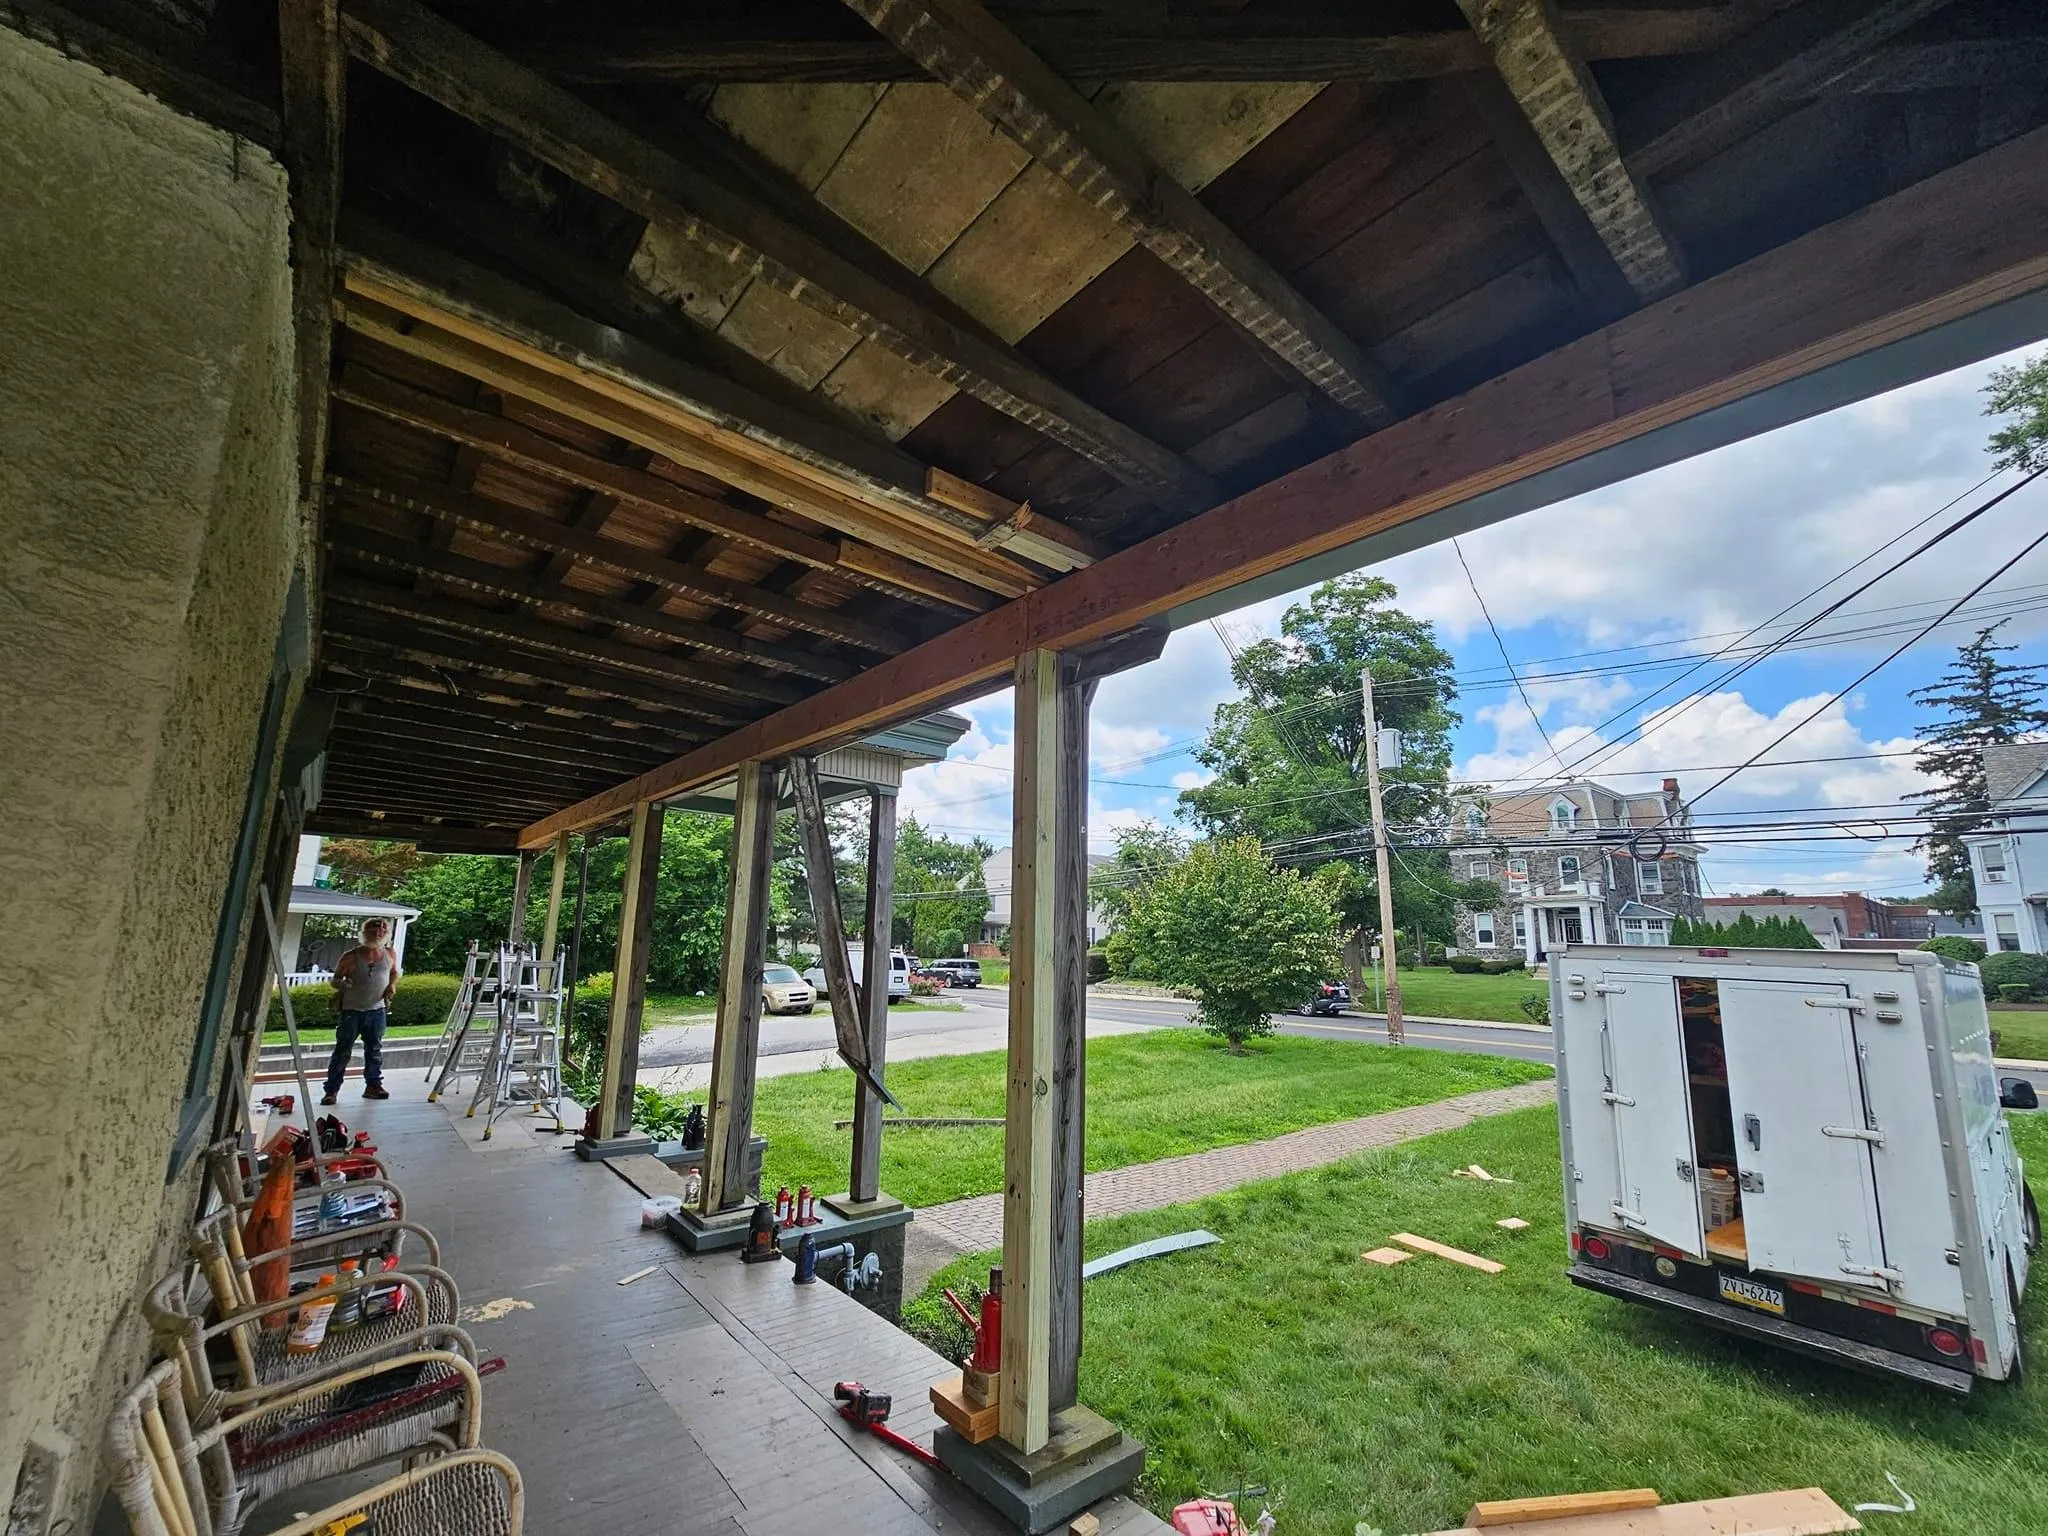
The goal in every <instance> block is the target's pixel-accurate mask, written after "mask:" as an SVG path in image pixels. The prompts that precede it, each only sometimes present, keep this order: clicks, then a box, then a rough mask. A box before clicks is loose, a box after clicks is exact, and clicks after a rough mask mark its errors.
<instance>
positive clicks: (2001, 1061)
mask: <svg viewBox="0 0 2048 1536" xmlns="http://www.w3.org/2000/svg"><path fill="white" fill-rule="evenodd" d="M1991 1065H1993V1066H1994V1067H2004V1068H2005V1069H2006V1070H2007V1071H2009V1072H2048V1061H2027V1060H2024V1059H2022V1058H2021V1057H2017V1056H1994V1057H1992V1058H1991Z"/></svg>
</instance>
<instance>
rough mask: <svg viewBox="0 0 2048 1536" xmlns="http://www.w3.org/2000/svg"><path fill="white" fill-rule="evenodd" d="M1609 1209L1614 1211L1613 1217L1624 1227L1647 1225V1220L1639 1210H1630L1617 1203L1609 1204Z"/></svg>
mask: <svg viewBox="0 0 2048 1536" xmlns="http://www.w3.org/2000/svg"><path fill="white" fill-rule="evenodd" d="M1609 1209H1610V1210H1612V1211H1613V1212H1614V1219H1615V1220H1616V1221H1619V1222H1620V1223H1621V1224H1622V1225H1623V1226H1625V1227H1646V1226H1648V1225H1649V1223H1648V1222H1647V1221H1645V1220H1643V1217H1642V1215H1641V1213H1640V1212H1637V1211H1631V1210H1628V1209H1626V1208H1624V1207H1622V1206H1619V1205H1616V1206H1610V1207H1609Z"/></svg>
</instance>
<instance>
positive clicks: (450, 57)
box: [341, 0, 1218, 512]
mask: <svg viewBox="0 0 2048 1536" xmlns="http://www.w3.org/2000/svg"><path fill="white" fill-rule="evenodd" d="M341 32H342V41H343V43H344V45H345V46H346V47H347V49H348V51H349V53H350V54H351V55H352V56H354V57H356V58H358V59H360V60H362V62H364V63H365V64H368V65H369V66H370V67H372V68H374V69H376V70H379V71H381V72H382V73H384V74H387V75H389V76H391V77H392V78H393V79H395V80H397V81H399V82H400V83H401V84H403V85H406V86H407V87H409V88H410V89H412V90H415V91H417V92H419V93H420V94H422V95H424V96H426V97H428V98H429V99H431V100H433V101H436V102H438V103H440V104H441V105H442V106H444V107H446V108H448V109H449V110H450V111H452V112H454V113H456V114H457V115H458V116H462V117H466V118H468V119H469V120H470V121H472V122H474V123H476V124H477V125H478V126H480V127H482V128H485V129H488V130H489V131H490V132H492V133H493V134H496V135H497V136H498V137H500V138H503V139H505V140H507V141H508V142H510V143H512V144H515V145H517V146H519V147H520V148H522V149H525V150H527V151H528V152H529V153H531V154H533V155H535V156H537V157H538V158H540V159H541V160H543V161H545V162H547V163H548V164H549V165H552V166H553V167H554V168H555V169H556V170H558V171H560V172H562V173H563V174H564V175H566V176H568V177H570V178H571V179H572V180H575V181H579V182H582V183H583V184H584V185H585V186H588V187H590V188H592V189H594V190H595V191H598V192H601V193H603V194H604V195H605V196H606V197H609V198H611V199H612V200H613V201H614V202H616V203H618V204H620V205H621V206H622V207H625V208H629V209H631V210H632V211H633V212H635V213H637V214H640V215H641V216H642V217H643V218H647V219H651V220H654V221H655V222H657V223H659V224H663V225H666V226H668V227H671V228H673V229H676V230H678V231H680V232H682V233H683V234H684V235H685V236H686V237H687V238H688V239H690V240H692V241H694V242H697V243H699V244H701V245H703V246H704V247H705V248H706V249H707V250H711V251H713V252H715V253H717V254H718V255H719V256H720V257H721V259H723V260H726V261H729V262H731V263H732V264H733V265H734V266H735V267H736V268H739V269H743V270H751V271H753V272H754V273H755V274H757V275H758V276H759V277H760V278H761V279H762V280H763V281H765V282H767V283H769V284H770V285H771V286H773V287H774V288H776V289H777V290H779V291H780V292H782V293H784V294H785V295H787V296H788V297H789V298H792V299H795V300H796V301H798V302H799V303H802V304H804V305H806V306H808V307H810V308H812V309H815V310H816V311H818V312H819V313H820V314H822V315H825V316H826V317H827V318H829V319H832V320H835V321H837V322H838V323H839V324H841V325H844V326H847V327H848V328H850V329H852V330H855V331H857V332H858V333H859V334H861V335H862V336H865V337H868V338H870V339H871V340H873V341H875V342H877V343H878V344H880V345H881V346H883V347H885V348H886V349H887V350H888V351H890V352H891V353H893V354H895V355H896V356H898V357H900V358H902V359H903V360H904V361H906V362H908V363H911V364H913V365H914V366H916V367H918V368H921V369H923V370H925V371H926V372H929V373H930V374H932V375H933V376H934V377H936V378H939V379H943V380H944V381H946V382H947V383H950V384H953V385H955V386H956V387H958V388H960V389H963V390H966V391H967V392H968V393H970V394H972V395H973V396H974V397H975V398H976V399H979V400H981V401H982V402H983V403H984V404H986V405H989V406H991V407H993V408H994V409H996V410H998V411H1001V412H1003V413H1004V414H1005V415H1007V416H1010V417H1013V418H1014V419H1016V420H1017V421H1020V422H1022V423H1024V424H1025V425H1026V426H1029V427H1031V428H1033V429H1034V430H1036V431H1039V432H1042V433H1044V434H1045V435H1046V436H1048V437H1050V438H1052V439H1053V440H1054V441H1056V442H1059V443H1061V444H1063V445H1064V446H1066V447H1068V448H1070V449H1072V450H1073V451H1075V452H1076V453H1079V454H1081V455H1082V456H1083V457H1085V458H1088V459H1091V460H1093V461H1094V462H1095V463H1097V464H1099V465H1101V466H1102V467H1103V468H1104V469H1106V470H1108V471H1109V472H1110V473H1111V474H1113V475H1115V476H1116V477H1117V478H1118V479H1119V480H1121V481H1123V482H1124V483H1125V484H1127V485H1130V486H1131V487H1133V488H1134V489H1136V490H1138V491H1140V492H1141V493H1143V494H1144V495H1146V496H1147V497H1149V498H1151V499H1152V500H1154V501H1156V502H1158V503H1159V504H1160V505H1161V506H1164V507H1168V508H1170V509H1173V510H1177V511H1182V512H1193V511H1196V510H1199V509H1200V508H1202V507H1206V506H1210V505H1213V504H1214V502H1215V501H1216V498H1217V494H1218V492H1217V490H1216V486H1215V483H1214V482H1213V481H1212V480H1211V479H1210V478H1209V477H1208V476H1207V475H1205V474H1203V473H1202V472H1201V471H1200V470H1198V469H1196V468H1195V467H1194V466H1193V465H1191V464H1189V463H1188V462H1187V461H1186V460H1184V459H1182V458H1181V457H1180V456H1179V455H1177V454H1175V453H1173V452H1172V451H1171V450H1169V449H1166V448H1163V447H1161V446H1160V445H1159V444H1157V443H1155V442H1153V441H1151V440H1150V439H1149V438H1147V437H1145V436H1144V435H1143V434H1142V433H1140V432H1137V431H1135V430H1133V429H1132V428H1130V427H1128V426H1125V425H1124V424H1123V423H1121V422H1119V421H1116V420H1115V419H1113V418H1112V417H1110V416H1109V415H1108V414H1107V413H1106V412H1103V411H1101V410H1098V409H1097V408H1096V407H1094V406H1092V405H1090V404H1088V403H1087V402H1086V401H1085V400H1082V399H1081V398H1080V397H1079V396H1077V395H1075V394H1073V393H1072V392H1071V391H1070V390H1067V389H1066V388H1064V387H1063V386H1061V385H1059V384H1058V383H1056V382H1055V381H1053V380H1052V379H1051V378H1049V377H1047V376H1046V375H1045V374H1044V373H1042V372H1041V371H1040V370H1038V369H1037V368H1036V367H1034V366H1033V365H1032V364H1030V363H1029V362H1027V361H1025V359H1024V358H1023V357H1022V356H1021V355H1019V354H1018V353H1017V352H1016V351H1015V350H1014V349H1013V348H1010V347H1007V346H1004V345H1003V344H1002V343H1000V342H998V341H996V340H995V339H994V338H993V337H990V336H988V335H986V334H983V333H981V332H980V331H978V330H976V329H974V328H972V327H970V326H966V325H962V324H960V323H959V322H957V321H956V320H954V319H952V318H950V317H949V316H948V315H947V314H946V313H945V311H944V308H943V306H940V305H937V304H934V303H932V302H930V301H929V300H927V299H926V298H924V297H923V296H921V295H920V293H919V291H918V290H919V288H920V286H921V285H920V284H919V283H918V282H917V280H916V279H914V278H912V277H911V276H910V275H909V274H908V273H903V274H901V275H900V278H899V280H898V281H896V282H884V281H882V280H880V279H878V278H877V277H875V276H874V275H872V274H871V273H869V272H867V271H865V270H863V269H862V268H861V267H860V266H858V265H857V264H855V263H854V262H852V261H850V260H848V259H846V257H844V256H843V255H841V254H840V253H839V252H838V251H835V250H834V249H832V248H831V247H830V246H828V245H826V244H825V243H823V242H822V241H820V240H817V239H815V238H813V237H812V236H810V235H808V234H806V233H804V232H802V231H800V230H798V229H797V228H795V227H794V226H793V225H791V224H790V223H789V222H788V221H787V220H785V219H783V218H781V217H779V216H777V215H776V214H774V213H773V212H771V211H770V210H768V209H767V208H765V207H763V206H762V205H761V204H760V203H759V202H758V201H756V200H755V199H753V198H752V197H751V196H749V195H748V194H747V193H746V192H745V191H743V190H741V189H738V188H735V187H733V186H730V185H727V184H726V183H725V182H724V181H723V180H721V179H720V178H719V177H718V176H716V175H715V174H713V173H712V172H711V171H710V170H709V169H708V168H707V167H706V166H705V165H701V164H686V163H684V162H683V161H682V160H681V159H679V158H678V157H677V156H674V155H671V154H669V153H667V152H665V151H664V150H662V149H660V148H659V147H657V146H656V145H654V144H651V143H649V142H648V141H647V140H645V139H644V138H641V137H640V136H639V135H638V134H635V133H633V132H631V131H630V130H628V129H625V128H623V127H621V126H620V125H619V124H617V123H615V122H613V121H612V120H611V119H609V118H607V117H606V116H604V114H602V113H600V112H598V111H596V110H595V109H593V108H592V107H590V106H589V105H588V104H587V103H585V102H583V101H581V100H579V99H578V98H577V97H575V96H573V95H571V94H570V93H569V92H567V91H565V90H563V89H562V88H561V87H559V86H557V85H555V84H553V83H552V82H550V81H548V80H547V79H545V78H543V77H542V76H540V75H539V74H536V73H535V72H534V71H532V70H530V69H527V68H525V67H523V66H521V65H519V64H517V63H515V62H514V61H513V60H511V59H510V58H508V57H506V56H505V55H504V54H502V53H499V52H498V51H496V50H495V49H492V48H489V47H487V46H485V45H484V44H483V43H480V42H478V41H477V40H476V39H475V38H473V37H471V36H469V35H468V34H467V33H464V32H462V31H461V30H460V29H458V28H456V27H454V26H451V25H450V24H448V23H447V22H445V21H443V20H441V19H440V18H439V17H438V16H436V15H434V14H433V13H432V12H430V11H428V10H426V9H424V8H423V7H421V6H419V5H417V4H415V3H413V0H348V3H347V4H345V5H344V7H343V10H342V18H341Z"/></svg>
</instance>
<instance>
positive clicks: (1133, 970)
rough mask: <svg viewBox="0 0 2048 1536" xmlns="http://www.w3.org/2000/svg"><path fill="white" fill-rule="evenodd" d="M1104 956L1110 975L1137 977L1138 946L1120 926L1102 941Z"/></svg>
mask: <svg viewBox="0 0 2048 1536" xmlns="http://www.w3.org/2000/svg"><path fill="white" fill-rule="evenodd" d="M1102 958H1103V961H1104V962H1105V963H1106V964H1107V965H1108V966H1109V973H1110V975H1112V976H1129V977H1133V978H1136V977H1137V975H1138V946H1137V944H1136V943H1135V942H1133V940H1132V938H1131V936H1130V935H1129V934H1128V933H1126V932H1124V931H1123V929H1121V928H1119V929H1118V930H1117V931H1116V932H1115V933H1112V934H1111V935H1110V936H1109V937H1108V938H1106V939H1104V940H1103V941H1102ZM987 976H988V967H987V966H983V967H982V977H983V979H984V980H985V979H987ZM1090 979H1091V980H1092V979H1093V978H1092V977H1091V978H1090Z"/></svg>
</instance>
